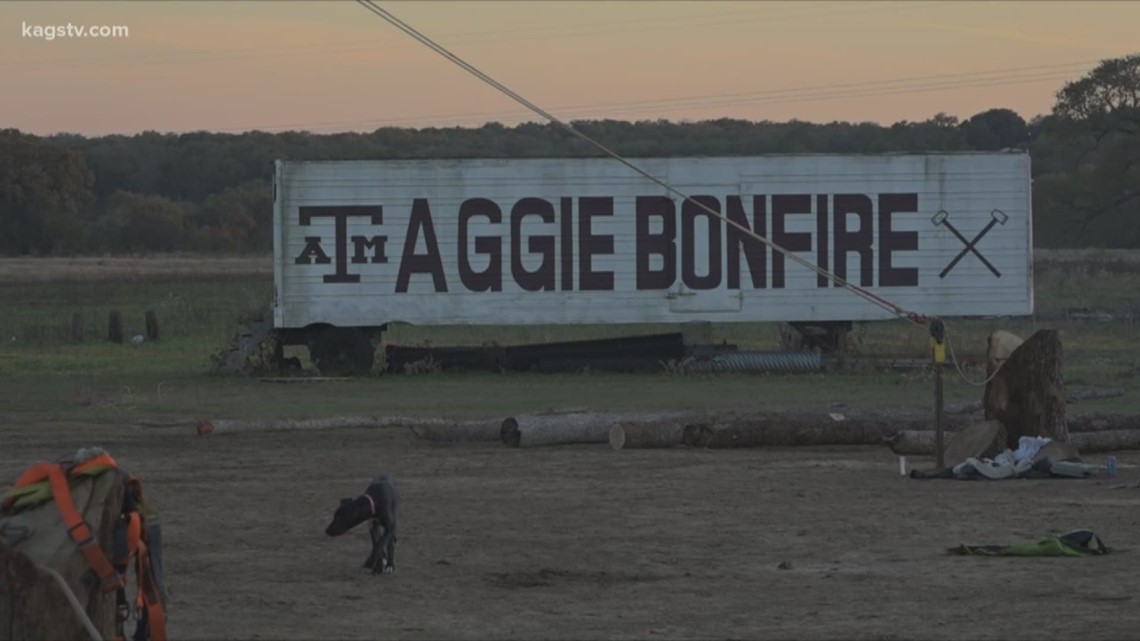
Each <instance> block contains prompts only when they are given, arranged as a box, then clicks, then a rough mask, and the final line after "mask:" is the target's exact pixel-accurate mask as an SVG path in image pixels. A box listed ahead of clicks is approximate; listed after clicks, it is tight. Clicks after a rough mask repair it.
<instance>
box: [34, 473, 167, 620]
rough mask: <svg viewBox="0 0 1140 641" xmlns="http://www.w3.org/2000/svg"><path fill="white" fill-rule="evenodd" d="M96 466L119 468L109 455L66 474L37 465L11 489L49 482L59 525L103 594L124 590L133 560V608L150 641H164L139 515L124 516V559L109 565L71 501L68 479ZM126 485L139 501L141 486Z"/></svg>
mask: <svg viewBox="0 0 1140 641" xmlns="http://www.w3.org/2000/svg"><path fill="white" fill-rule="evenodd" d="M100 465H105V466H109V467H112V468H115V469H118V467H119V466H118V464H117V463H116V462H115V459H113V458H111V456H110V455H109V454H102V455H99V456H96V457H95V458H92V459H90V460H87V461H84V462H83V463H80V464H79V465H76V466H74V467H72V468H70V470H68V472H65V471H64V464H62V463H37V464H36V465H33V466H32V467H31V468H29V469H28V470H27V471H25V472H24V473H23V474H22V475H20V478H19V479H17V480H16V483H15V486H16V487H22V486H26V485H31V484H33V483H39V482H41V481H44V480H47V481H48V482H49V484H50V485H51V491H52V496H53V497H54V498H55V503H56V506H58V508H59V512H60V516H62V517H63V523H64V525H66V526H67V533H68V536H70V537H71V539H72V540H73V541H75V543H76V544H77V545H78V546H79V550H80V551H81V552H82V553H83V556H84V557H85V558H86V559H87V563H88V564H89V565H90V566H91V569H92V570H94V571H95V574H96V575H98V577H99V580H100V583H101V586H102V589H103V590H104V591H107V592H110V591H112V590H119V591H125V590H126V581H125V578H126V569H127V567H128V566H129V565H130V562H131V560H132V559H133V560H134V562H135V569H136V572H137V579H138V596H137V598H136V607H138V608H139V609H142V608H145V609H146V613H147V627H148V628H149V631H150V638H151V641H167V639H166V613H165V612H164V611H163V607H162V597H161V595H160V594H159V592H158V586H157V585H156V584H155V582H154V573H153V570H152V569H151V565H150V553H149V551H148V549H147V545H146V533H145V532H144V531H143V523H142V517H141V515H140V514H139V513H138V512H137V511H132V512H130V513H129V514H127V515H126V518H127V519H128V520H127V523H126V528H127V552H126V554H127V555H126V557H125V558H117V559H115V563H114V564H112V563H111V561H110V560H108V559H107V555H106V554H104V553H103V550H102V549H101V548H100V547H99V544H98V542H97V541H96V540H95V537H94V533H93V532H92V530H91V527H90V526H89V525H87V522H86V521H84V520H83V515H82V514H80V513H79V510H77V509H76V507H75V501H74V500H72V498H71V486H70V484H69V483H68V476H69V475H75V474H79V473H81V472H84V471H86V470H88V469H90V468H92V467H95V466H100ZM129 483H130V487H131V489H133V490H134V491H135V493H136V495H138V497H139V498H140V499H141V495H142V484H141V483H139V481H138V479H136V478H134V477H133V476H132V477H130V479H129ZM116 566H118V567H120V568H122V572H123V574H120V573H119V571H117V570H116ZM120 634H121V633H120ZM117 639H118V641H123V637H122V636H117Z"/></svg>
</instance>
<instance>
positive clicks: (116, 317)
mask: <svg viewBox="0 0 1140 641" xmlns="http://www.w3.org/2000/svg"><path fill="white" fill-rule="evenodd" d="M107 340H109V341H111V342H112V343H122V342H123V315H122V314H120V313H119V312H118V310H112V311H111V314H110V316H109V317H108V318H107Z"/></svg>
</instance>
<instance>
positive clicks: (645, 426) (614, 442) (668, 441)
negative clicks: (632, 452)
mask: <svg viewBox="0 0 1140 641" xmlns="http://www.w3.org/2000/svg"><path fill="white" fill-rule="evenodd" d="M684 436H685V423H684V422H680V421H664V422H657V423H650V422H645V421H621V422H619V423H616V424H614V425H613V426H611V427H610V447H612V448H614V449H615V450H621V449H627V450H628V449H651V448H654V449H657V448H667V447H676V446H678V445H684Z"/></svg>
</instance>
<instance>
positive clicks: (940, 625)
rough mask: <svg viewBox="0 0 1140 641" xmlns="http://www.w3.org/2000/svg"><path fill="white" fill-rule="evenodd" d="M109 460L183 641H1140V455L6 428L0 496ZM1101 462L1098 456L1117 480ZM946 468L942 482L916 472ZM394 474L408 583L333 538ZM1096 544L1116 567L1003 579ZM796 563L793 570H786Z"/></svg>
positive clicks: (400, 569)
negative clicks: (1028, 554) (1084, 465)
mask: <svg viewBox="0 0 1140 641" xmlns="http://www.w3.org/2000/svg"><path fill="white" fill-rule="evenodd" d="M95 444H98V445H102V446H104V447H106V448H107V449H108V450H109V451H110V452H111V453H112V455H113V456H115V457H116V458H117V459H118V460H119V462H120V464H122V465H124V466H126V467H128V468H129V469H131V470H132V471H133V472H135V473H136V474H138V475H140V476H141V478H142V480H143V483H144V487H145V491H146V492H147V493H148V494H149V495H150V496H151V497H152V499H153V500H155V501H156V502H157V507H158V508H159V510H160V511H161V515H162V520H163V523H164V545H165V557H166V566H167V572H168V578H167V582H168V588H169V590H170V594H171V599H172V603H171V607H170V611H169V617H170V621H169V630H170V636H171V638H172V639H203V640H204V639H257V638H264V639H315V638H327V639H395V638H401V639H545V638H560V639H668V638H708V639H727V638H734V639H759V638H780V639H793V638H794V639H872V638H874V639H963V638H968V639H983V638H990V639H1029V638H1034V639H1041V638H1056V639H1076V638H1080V639H1094V638H1102V639H1120V638H1135V637H1136V635H1137V630H1138V629H1140V628H1138V624H1140V614H1138V612H1137V610H1136V609H1135V608H1136V607H1137V605H1138V603H1140V598H1138V597H1137V595H1138V594H1140V572H1138V570H1140V554H1137V552H1136V550H1137V548H1138V547H1140V546H1138V543H1140V527H1137V526H1138V524H1140V523H1138V522H1140V510H1138V509H1137V508H1138V506H1140V489H1111V488H1110V485H1112V484H1117V483H1121V482H1127V481H1131V480H1133V479H1134V478H1135V477H1136V476H1137V468H1135V467H1131V466H1135V465H1136V464H1140V453H1121V454H1119V455H1118V460H1119V462H1120V465H1121V476H1120V478H1118V479H1115V480H1108V479H1106V480H1052V481H1028V480H1026V481H996V482H995V481H988V482H982V481H948V480H927V481H918V480H911V479H908V478H903V477H900V476H899V472H898V462H897V458H896V457H894V456H893V455H892V454H891V453H890V451H889V450H888V449H886V448H885V447H882V448H874V447H871V448H853V447H847V448H797V449H770V450H747V451H745V450H736V451H727V450H719V451H695V450H685V449H677V450H653V451H644V450H643V451H621V452H615V451H612V450H610V449H609V447H608V446H605V445H601V446H569V447H556V448H547V449H535V450H511V449H508V448H506V447H504V446H502V445H499V444H497V443H487V444H465V445H450V446H444V445H433V444H428V443H423V442H419V441H416V440H414V439H413V438H412V436H411V435H410V434H409V433H407V432H405V431H403V430H382V431H379V430H374V431H364V430H340V431H324V432H312V433H299V432H276V433H258V434H226V435H223V434H215V435H213V436H211V437H207V438H200V437H198V436H197V435H196V434H195V433H194V430H193V428H186V429H165V428H164V429H141V428H121V427H118V428H111V427H107V426H101V425H79V424H50V425H47V424H45V425H28V424H14V423H12V422H6V423H5V424H4V425H3V426H2V427H0V481H2V482H3V483H5V484H8V483H11V482H12V481H13V480H14V479H15V477H16V476H17V475H18V474H19V473H20V472H21V471H22V470H23V469H24V468H26V467H27V466H28V465H30V464H31V463H33V462H34V461H36V460H38V459H42V458H54V457H56V456H59V455H62V454H66V453H70V452H73V451H74V450H75V449H76V448H77V447H80V446H87V445H95ZM1100 460H1101V458H1100V457H1099V456H1098V457H1097V459H1096V461H1097V462H1099V461H1100ZM916 462H917V463H920V464H921V463H923V462H924V461H921V460H920V461H916ZM381 469H386V470H389V471H390V472H392V473H393V474H394V475H395V477H396V479H397V481H398V483H399V486H400V491H401V492H402V498H403V503H402V506H401V521H400V531H399V541H400V542H399V546H398V548H397V556H396V560H397V572H396V574H394V575H384V576H370V575H368V574H366V573H365V572H364V571H363V570H361V569H360V568H359V566H360V564H361V562H362V561H363V560H364V557H365V556H366V554H367V548H368V543H367V533H366V531H365V528H358V529H357V530H354V531H352V532H350V533H349V534H347V535H345V536H344V537H341V538H338V539H330V538H328V537H326V536H325V535H324V534H323V529H324V527H325V525H326V524H327V522H328V520H329V519H330V517H331V515H332V511H333V508H334V507H335V506H336V504H337V501H338V499H340V498H341V497H348V496H352V495H354V494H356V493H357V492H359V491H360V490H362V489H363V488H364V486H365V485H366V484H367V482H368V480H369V479H370V478H371V477H372V475H374V474H375V473H376V472H378V471H379V470H381ZM1078 527H1087V528H1091V529H1092V530H1094V531H1095V532H1096V533H1098V534H1099V535H1100V536H1101V538H1102V540H1103V541H1104V542H1105V543H1106V544H1107V545H1109V546H1112V547H1114V548H1115V553H1114V554H1111V555H1108V556H1105V557H1097V558H1059V559H1055V558H978V557H957V556H950V555H948V554H946V548H948V547H950V546H953V545H956V544H959V543H979V544H985V543H995V544H1000V543H1015V542H1021V541H1024V540H1028V539H1034V538H1037V537H1039V536H1041V535H1043V534H1047V533H1050V532H1059V531H1065V530H1068V529H1073V528H1078ZM782 562H788V563H790V564H791V568H790V569H780V568H779V567H778V566H780V564H781V563H782Z"/></svg>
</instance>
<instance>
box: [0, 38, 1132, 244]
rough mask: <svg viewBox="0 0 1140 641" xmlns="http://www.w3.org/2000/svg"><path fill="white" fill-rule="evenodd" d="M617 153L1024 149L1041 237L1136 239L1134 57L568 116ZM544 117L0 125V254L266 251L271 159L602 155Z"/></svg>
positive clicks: (1058, 240)
mask: <svg viewBox="0 0 1140 641" xmlns="http://www.w3.org/2000/svg"><path fill="white" fill-rule="evenodd" d="M573 124H574V125H575V126H576V127H577V128H578V129H580V130H581V131H583V132H584V133H586V134H588V135H590V136H591V137H594V138H595V139H597V140H600V141H603V142H604V143H605V144H606V145H608V146H609V147H610V148H611V149H613V150H615V151H617V152H619V153H621V154H623V155H627V156H635V157H636V156H641V157H654V156H656V157H660V156H685V155H704V156H711V155H749V154H765V153H828V152H830V153H877V152H897V151H909V152H922V151H964V150H979V151H987V150H998V149H1005V148H1025V149H1028V150H1029V152H1030V154H1031V158H1032V163H1033V177H1034V183H1033V207H1034V218H1035V229H1034V240H1035V244H1036V245H1037V246H1039V247H1132V248H1136V247H1140V54H1136V55H1131V56H1126V57H1123V58H1114V59H1109V60H1105V61H1103V62H1102V63H1101V64H1100V65H1098V66H1097V67H1096V68H1095V69H1094V70H1093V71H1091V72H1089V73H1088V74H1087V75H1085V76H1083V77H1081V78H1079V79H1076V80H1074V81H1071V82H1068V83H1066V84H1065V85H1064V86H1063V88H1062V89H1061V90H1060V91H1058V93H1057V98H1056V102H1055V104H1054V106H1053V109H1052V111H1051V113H1049V114H1045V115H1041V116H1036V117H1034V118H1032V119H1030V120H1029V121H1026V120H1025V119H1024V118H1023V117H1022V116H1021V115H1019V114H1017V113H1015V112H1013V111H1011V110H1009V109H1001V108H998V109H991V110H988V111H984V112H981V113H978V114H976V115H974V116H973V117H971V118H969V119H967V120H964V121H959V120H958V119H957V118H954V117H952V116H947V115H945V114H938V115H936V116H934V117H932V118H930V119H928V120H925V121H922V122H898V123H895V124H893V125H890V126H882V125H878V124H874V123H845V122H834V123H830V124H812V123H807V122H799V121H791V122H783V123H777V122H767V121H763V122H751V121H744V120H731V119H721V120H712V121H703V122H669V121H664V120H657V121H639V122H624V121H616V120H602V121H578V122H575V123H573ZM597 155H601V154H600V152H598V151H597V150H596V149H595V148H594V147H592V146H590V145H589V144H587V143H585V142H584V141H582V140H580V139H579V138H577V137H575V136H573V135H571V134H569V133H567V132H565V131H564V130H562V129H560V128H558V127H556V126H554V125H547V124H533V123H531V124H523V125H519V126H516V127H505V126H503V125H501V124H497V123H491V124H487V125H484V126H483V127H479V128H458V127H456V128H430V129H419V130H416V129H401V128H382V129H378V130H376V131H374V132H372V133H367V134H356V133H342V134H329V135H318V134H312V133H307V132H289V133H281V134H270V133H264V132H251V133H246V134H240V135H228V134H213V133H205V132H202V133H192V134H183V135H176V134H160V133H154V132H148V133H143V134H139V135H136V136H104V137H99V138H86V137H83V136H77V135H57V136H50V137H38V136H32V135H27V134H23V133H21V132H19V131H17V130H14V129H6V130H0V253H3V254H6V255H68V254H72V255H73V254H101V253H112V254H115V253H146V252H168V251H192V252H219V253H231V254H233V253H264V252H268V251H271V249H272V190H271V176H272V163H273V160H275V159H277V158H283V159H309V160H322V159H404V158H465V157H500V158H520V157H550V156H597Z"/></svg>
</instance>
